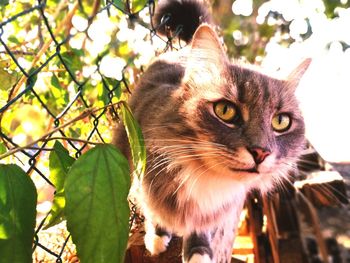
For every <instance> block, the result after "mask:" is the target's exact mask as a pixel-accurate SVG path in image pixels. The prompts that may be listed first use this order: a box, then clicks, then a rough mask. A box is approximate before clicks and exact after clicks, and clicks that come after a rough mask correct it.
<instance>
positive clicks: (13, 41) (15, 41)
mask: <svg viewBox="0 0 350 263" xmlns="http://www.w3.org/2000/svg"><path fill="white" fill-rule="evenodd" d="M0 1H1V0H0ZM8 41H10V42H12V43H15V44H17V45H20V44H21V42H20V41H19V40H18V39H17V37H15V36H9V37H8Z"/></svg>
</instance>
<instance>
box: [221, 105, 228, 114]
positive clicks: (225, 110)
mask: <svg viewBox="0 0 350 263" xmlns="http://www.w3.org/2000/svg"><path fill="white" fill-rule="evenodd" d="M227 110H228V107H227V105H225V106H224V108H223V109H222V113H223V114H224V115H225V114H226V112H227Z"/></svg>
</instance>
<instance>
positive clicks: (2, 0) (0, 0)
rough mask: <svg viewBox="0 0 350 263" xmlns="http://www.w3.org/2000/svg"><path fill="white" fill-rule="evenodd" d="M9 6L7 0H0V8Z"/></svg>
mask: <svg viewBox="0 0 350 263" xmlns="http://www.w3.org/2000/svg"><path fill="white" fill-rule="evenodd" d="M8 4H9V0H0V6H6V5H8Z"/></svg>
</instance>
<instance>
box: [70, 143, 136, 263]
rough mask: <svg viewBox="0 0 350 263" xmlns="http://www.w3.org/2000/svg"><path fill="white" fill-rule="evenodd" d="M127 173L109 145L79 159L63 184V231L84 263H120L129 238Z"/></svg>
mask: <svg viewBox="0 0 350 263" xmlns="http://www.w3.org/2000/svg"><path fill="white" fill-rule="evenodd" d="M129 189H130V170H129V164H128V161H127V160H126V158H125V157H124V156H123V155H122V154H121V153H120V151H119V150H118V149H117V148H115V147H114V146H112V145H109V144H104V145H98V146H96V147H95V148H93V149H91V150H89V151H87V152H86V153H85V154H83V155H82V156H80V157H79V159H78V160H77V161H75V163H74V164H73V166H72V167H71V169H70V170H69V172H68V175H67V179H66V183H65V196H66V208H65V213H66V217H67V227H68V230H69V231H70V233H71V234H72V239H73V242H74V243H75V245H76V247H77V252H78V256H79V259H80V261H81V262H82V263H86V262H99V263H103V262H107V263H109V262H124V260H123V258H124V254H125V249H126V245H127V240H128V234H129V213H130V211H129V204H128V200H127V197H128V193H129Z"/></svg>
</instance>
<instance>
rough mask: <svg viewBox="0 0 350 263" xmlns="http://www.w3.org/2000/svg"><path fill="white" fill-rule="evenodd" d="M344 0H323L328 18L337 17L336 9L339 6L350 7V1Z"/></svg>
mask: <svg viewBox="0 0 350 263" xmlns="http://www.w3.org/2000/svg"><path fill="white" fill-rule="evenodd" d="M342 2H343V1H341V0H323V3H324V6H325V8H326V11H325V13H326V15H327V17H328V18H334V17H336V16H337V15H336V13H335V12H334V10H335V9H336V8H337V7H343V8H348V7H350V1H346V2H345V4H342Z"/></svg>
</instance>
